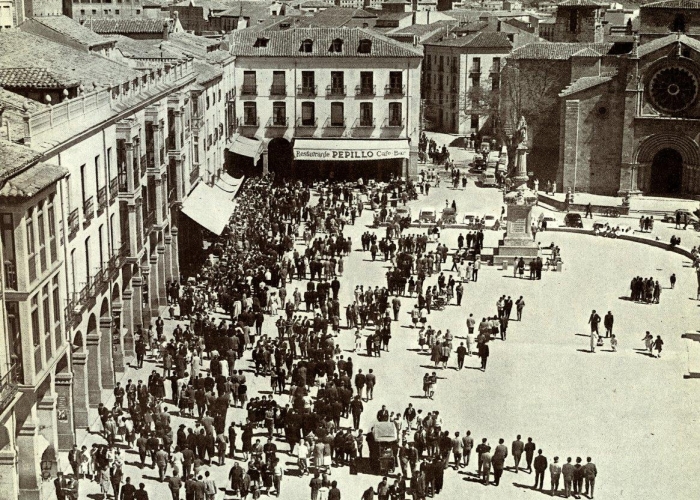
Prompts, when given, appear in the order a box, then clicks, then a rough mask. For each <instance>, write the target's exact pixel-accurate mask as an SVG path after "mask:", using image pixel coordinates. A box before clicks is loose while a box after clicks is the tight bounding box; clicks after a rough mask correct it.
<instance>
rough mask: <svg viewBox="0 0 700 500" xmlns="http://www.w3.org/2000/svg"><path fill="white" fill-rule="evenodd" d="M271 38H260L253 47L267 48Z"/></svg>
mask: <svg viewBox="0 0 700 500" xmlns="http://www.w3.org/2000/svg"><path fill="white" fill-rule="evenodd" d="M269 41H270V39H269V38H264V37H260V38H258V39H257V40H255V43H253V47H255V48H259V47H267V42H269Z"/></svg>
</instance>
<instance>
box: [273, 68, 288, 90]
mask: <svg viewBox="0 0 700 500" xmlns="http://www.w3.org/2000/svg"><path fill="white" fill-rule="evenodd" d="M270 94H271V95H287V82H286V81H285V74H284V71H273V72H272V87H271V88H270Z"/></svg>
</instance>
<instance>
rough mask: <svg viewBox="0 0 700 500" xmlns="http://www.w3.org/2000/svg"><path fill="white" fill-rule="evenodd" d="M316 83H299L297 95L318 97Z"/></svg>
mask: <svg viewBox="0 0 700 500" xmlns="http://www.w3.org/2000/svg"><path fill="white" fill-rule="evenodd" d="M317 88H318V87H317V86H316V85H299V86H298V87H297V96H299V97H316V89H317Z"/></svg>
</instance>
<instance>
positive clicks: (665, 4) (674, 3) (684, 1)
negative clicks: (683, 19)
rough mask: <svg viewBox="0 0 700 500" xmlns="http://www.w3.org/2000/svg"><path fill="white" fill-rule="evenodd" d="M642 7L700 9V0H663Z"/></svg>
mask: <svg viewBox="0 0 700 500" xmlns="http://www.w3.org/2000/svg"><path fill="white" fill-rule="evenodd" d="M640 8H642V9H649V8H651V9H700V0H662V1H661V2H651V3H648V4H645V5H641V6H640Z"/></svg>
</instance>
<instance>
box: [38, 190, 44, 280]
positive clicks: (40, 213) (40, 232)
mask: <svg viewBox="0 0 700 500" xmlns="http://www.w3.org/2000/svg"><path fill="white" fill-rule="evenodd" d="M36 214H37V215H36V226H37V233H38V235H39V263H40V265H41V272H42V273H43V272H45V271H46V229H45V228H44V204H43V202H42V203H39V208H38V209H37V211H36Z"/></svg>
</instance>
